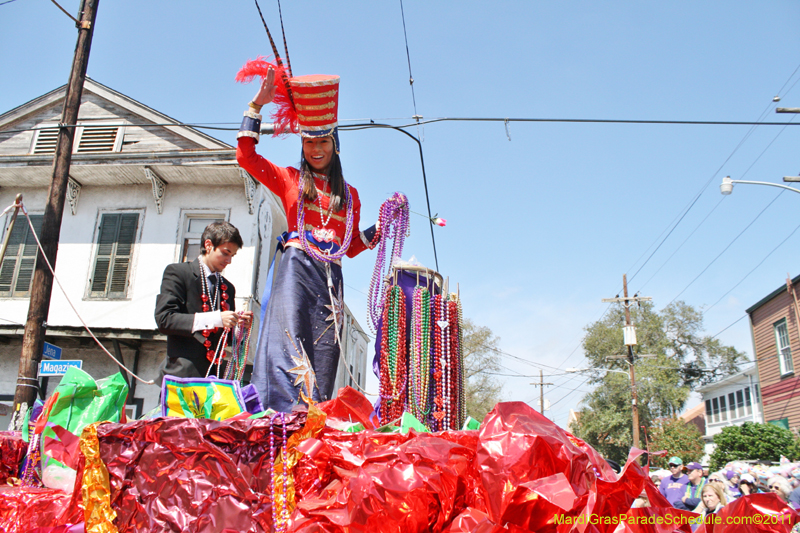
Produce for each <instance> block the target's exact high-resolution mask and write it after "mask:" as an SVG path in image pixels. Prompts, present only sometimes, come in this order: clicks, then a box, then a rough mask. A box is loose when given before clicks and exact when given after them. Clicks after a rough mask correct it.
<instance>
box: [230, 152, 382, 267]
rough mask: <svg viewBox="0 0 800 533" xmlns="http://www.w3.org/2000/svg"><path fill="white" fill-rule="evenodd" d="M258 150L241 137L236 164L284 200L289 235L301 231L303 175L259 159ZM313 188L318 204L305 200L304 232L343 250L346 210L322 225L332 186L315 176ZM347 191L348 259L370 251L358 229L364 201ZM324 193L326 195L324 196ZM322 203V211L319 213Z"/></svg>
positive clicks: (295, 240) (367, 243)
mask: <svg viewBox="0 0 800 533" xmlns="http://www.w3.org/2000/svg"><path fill="white" fill-rule="evenodd" d="M255 146H256V142H255V139H253V138H252V137H240V138H239V145H238V147H237V148H236V160H237V161H238V162H239V165H240V166H241V167H242V168H243V169H245V170H246V171H247V172H249V173H250V175H251V176H253V177H254V178H255V179H257V180H258V181H260V182H261V183H263V184H264V185H265V186H266V187H267V188H268V189H269V190H270V191H272V192H273V193H275V194H276V195H277V196H278V198H280V199H281V202H282V203H283V209H284V211H285V212H286V222H287V224H288V226H289V229H288V232H289V233H292V232H297V231H301V230H300V229H299V228H298V227H297V198H298V190H297V187H298V184H299V181H300V171H299V170H297V169H296V168H294V167H287V168H284V167H279V166H277V165H275V164H274V163H272V162H270V161H269V160H267V159H265V158H264V157H262V156H260V155H258V153H257V152H256V148H255ZM314 185H315V186H316V188H317V200H316V201H314V202H310V201H308V200H306V201H305V202H304V206H305V211H306V212H305V228H303V230H305V231H310V232H311V233H312V234H313V236H314V238H315V239H316V240H318V241H320V242H323V241H324V242H335V243H336V244H337V245H339V246H341V244H342V239H343V238H344V235H345V225H346V220H347V219H346V217H347V211H346V207H344V206H343V207H342V209H341V210H339V211H338V212H337V213H331V215H330V220H328V221H327V224H326V225H323V220H324V218H325V219H326V218H328V206H329V204H330V186H327V188H326V186H325V181H324V180H323V179H321V178H319V176H318V175H317V174H314ZM347 187H348V188H349V190H350V194H351V195H352V197H353V236H352V239H351V241H350V248H349V249H348V250H347V252H346V253H347V257H355V256H357V255H358V254H360V253H361V252H363V251H364V250H366V249H367V248H371V247H370V244H369V240H368V239H367V238H366V237H365V236H364V233H363V232H362V231H361V230H360V229H359V226H358V223H359V220H360V218H361V201H360V200H359V199H358V191H356V189H355V187H352V186H350V185H347ZM323 190H326V191H327V192H326V193H325V194H323ZM320 201H321V203H322V209H320ZM342 203H344V202H342ZM323 217H324V218H323ZM289 242H294V243H297V244H299V242H300V239H299V238H294V239H290V240H289ZM308 245H309V246H314V244H313V243H312V242H311V241H309V243H308Z"/></svg>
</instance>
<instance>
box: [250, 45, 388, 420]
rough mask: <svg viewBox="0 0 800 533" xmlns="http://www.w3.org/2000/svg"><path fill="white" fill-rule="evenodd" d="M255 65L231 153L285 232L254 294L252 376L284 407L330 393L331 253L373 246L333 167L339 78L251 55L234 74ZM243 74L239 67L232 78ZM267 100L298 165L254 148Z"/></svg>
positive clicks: (334, 358)
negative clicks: (269, 201)
mask: <svg viewBox="0 0 800 533" xmlns="http://www.w3.org/2000/svg"><path fill="white" fill-rule="evenodd" d="M255 63H258V65H256V66H255V67H257V68H250V71H249V72H253V71H257V70H258V69H260V71H261V73H264V71H265V70H266V73H265V74H266V75H265V76H264V80H263V83H262V84H261V87H260V88H259V90H258V92H257V93H256V96H255V98H253V101H252V102H250V108H249V110H248V111H246V112H245V118H244V120H243V121H242V128H241V130H240V132H239V135H238V139H239V141H238V149H237V152H236V156H237V159H238V161H239V165H240V166H241V167H242V168H244V169H245V170H246V171H247V172H249V173H250V175H251V176H253V177H254V178H255V179H257V180H258V181H260V182H261V183H263V184H264V185H265V186H266V187H267V188H268V189H269V190H270V191H272V192H273V193H275V194H276V195H277V196H278V198H280V199H281V202H282V203H283V208H284V210H285V212H286V222H287V226H288V231H287V232H286V233H284V234H283V235H282V236H281V237H280V238H279V240H280V245H279V247H278V252H276V258H275V263H274V266H273V268H274V270H273V268H271V269H270V276H268V280H267V287H266V290H265V294H264V298H262V320H261V326H260V332H259V341H258V346H257V348H256V356H255V361H254V363H253V376H252V380H251V382H252V383H253V384H255V386H256V388H257V389H258V391H259V394H260V395H261V399H262V401H263V402H264V407H265V408H272V409H274V410H276V411H283V412H286V411H290V410H291V408H292V407H293V405H295V404H296V403H298V400H299V399H300V398H301V393H302V394H303V395H305V396H306V397H307V398H309V399H313V400H314V401H325V400H328V399H330V398H331V395H332V394H333V387H334V380H335V379H336V370H337V367H338V363H339V357H340V344H339V335H340V333H341V327H342V321H343V318H344V294H343V283H342V268H341V261H340V260H341V258H342V257H343V256H344V255H347V256H348V257H355V256H356V255H358V254H359V253H361V252H363V251H364V250H366V249H367V248H372V247H373V245H372V244H371V243H374V242H377V238H376V233H377V228H376V227H375V226H373V227H371V228H369V229H368V230H366V231H364V232H362V231H360V230H359V220H360V218H361V217H360V215H361V202H360V201H359V199H358V192H357V191H356V189H355V188H354V187H351V186H350V185H348V184H347V183H346V182H345V180H344V177H343V175H342V166H341V162H340V160H339V148H340V146H339V136H338V131H337V126H338V123H337V106H338V93H339V77H338V76H320V75H313V76H298V77H291V78H289V77H288V76H287V75H286V74H285V73H284V72H283V71H282V70H280V71H279V73H278V72H276V70H275V68H276V67H274V66H271V65H270V66H267V65H268V64H267V63H265V62H263V61H259V60H257V61H254V62H250V63H248V65H245V67H244V68H243V69H242V72H245V71H247V70H248V68H249V67H252V65H253V64H255ZM278 68H279V67H278ZM247 76H248V75H247V73H246V74H245V75H244V76H242V73H241V72H240V77H239V79H243V78H245V79H246V77H247ZM279 78H280V79H279ZM276 81H277V83H276ZM276 93H277V96H276ZM273 100H275V102H276V104H277V105H278V107H279V110H278V112H276V115H277V116H276V115H273V118H276V119H277V124H276V128H277V130H278V131H279V132H280V129H281V128H285V130H289V131H294V132H299V133H300V136H301V139H302V145H303V146H302V148H303V149H302V155H301V160H300V165H299V166H300V168H299V169H296V168H293V167H288V168H284V167H279V166H277V165H275V164H273V163H271V162H270V161H268V160H267V159H265V158H263V157H261V156H260V155H258V154H257V153H256V150H255V145H256V143H257V142H258V139H259V132H260V129H261V115H260V114H258V113H259V111H260V110H261V107H262V106H264V105H266V104H268V103H270V102H272V101H273ZM287 112H288V114H289V118H287ZM270 280H272V282H271V283H270Z"/></svg>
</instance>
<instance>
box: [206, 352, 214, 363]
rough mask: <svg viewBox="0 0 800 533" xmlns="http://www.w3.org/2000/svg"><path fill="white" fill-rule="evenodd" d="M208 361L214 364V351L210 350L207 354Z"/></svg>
mask: <svg viewBox="0 0 800 533" xmlns="http://www.w3.org/2000/svg"><path fill="white" fill-rule="evenodd" d="M206 359H208V360H209V361H210V362H212V363H213V362H214V350H208V351H207V352H206Z"/></svg>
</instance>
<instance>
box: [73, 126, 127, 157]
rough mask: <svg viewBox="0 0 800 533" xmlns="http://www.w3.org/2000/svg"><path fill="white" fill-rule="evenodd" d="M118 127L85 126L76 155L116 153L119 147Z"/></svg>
mask: <svg viewBox="0 0 800 533" xmlns="http://www.w3.org/2000/svg"><path fill="white" fill-rule="evenodd" d="M119 130H120V128H119V127H117V126H84V128H83V131H82V132H81V138H80V140H79V141H78V148H77V150H75V152H76V153H79V154H82V153H85V152H114V151H116V150H115V148H116V147H117V135H119Z"/></svg>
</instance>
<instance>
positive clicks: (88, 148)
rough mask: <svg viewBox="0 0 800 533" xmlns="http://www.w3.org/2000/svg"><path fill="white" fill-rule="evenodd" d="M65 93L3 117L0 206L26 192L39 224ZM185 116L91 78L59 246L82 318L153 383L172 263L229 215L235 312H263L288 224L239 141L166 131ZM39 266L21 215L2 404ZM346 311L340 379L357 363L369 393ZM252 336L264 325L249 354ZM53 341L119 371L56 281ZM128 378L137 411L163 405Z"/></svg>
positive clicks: (5, 314)
mask: <svg viewBox="0 0 800 533" xmlns="http://www.w3.org/2000/svg"><path fill="white" fill-rule="evenodd" d="M65 93H66V86H64V87H61V88H58V89H56V90H54V91H52V92H50V93H48V94H45V95H43V96H40V97H38V98H36V99H34V100H31V101H30V102H27V103H25V104H23V105H21V106H19V107H17V108H15V109H12V110H11V111H8V112H6V113H4V114H2V115H0V211H2V210H3V209H5V207H7V206H9V205H11V204H12V203H14V198H15V196H16V195H17V194H18V193H22V194H23V202H24V204H25V206H26V208H27V210H28V213H29V214H30V216H31V221H32V223H33V226H34V228H37V229H38V226H40V225H41V220H42V214H43V212H44V207H45V202H46V197H47V192H48V187H49V184H50V179H51V175H52V165H53V153H54V150H55V138H56V135H57V128H56V126H57V124H58V121H59V120H60V117H61V110H62V106H63V102H64V96H65ZM176 123H178V121H176V120H174V119H172V118H170V117H168V116H166V115H164V114H162V113H159V112H157V111H155V110H153V109H151V108H149V107H147V106H145V105H143V104H141V103H139V102H137V101H135V100H133V99H131V98H129V97H127V96H125V95H123V94H121V93H119V92H116V91H114V90H113V89H110V88H108V87H105V86H103V85H101V84H100V83H97V82H95V81H93V80H90V79H87V80H86V83H85V86H84V91H83V99H82V103H81V109H80V114H79V118H78V126H79V127H78V128H77V130H76V137H75V147H74V153H73V156H72V166H71V169H70V180H69V191H68V193H67V200H68V201H67V204H66V206H65V210H64V217H63V221H62V224H61V236H60V242H59V246H58V258H57V266H56V277H57V279H58V280H59V281H60V283H61V285H62V286H63V287H64V291H65V292H66V295H67V296H68V297H69V299H70V300H71V302H72V303H73V304H74V305H75V307H76V309H77V312H78V313H79V315H80V317H82V318H83V320H84V321H85V322H86V323H87V324H88V326H89V327H90V328H91V329H92V331H93V332H94V333H95V335H97V337H98V338H99V339H100V340H101V342H102V344H103V345H104V346H105V347H106V348H107V349H108V350H109V351H110V352H111V353H113V354H116V356H117V357H118V358H119V359H122V360H124V364H125V365H127V366H128V367H129V368H130V369H131V370H133V371H134V372H136V373H137V374H139V375H140V376H141V377H142V378H143V379H145V380H150V379H153V378H154V377H155V376H156V372H157V368H158V366H159V364H160V363H161V362H162V361H163V359H164V357H165V353H166V337H165V336H163V335H161V334H160V333H159V332H158V331H157V329H156V324H155V320H154V318H153V310H154V307H155V299H156V295H157V294H158V292H159V288H160V283H161V275H162V273H163V271H164V267H165V266H166V265H167V264H169V263H172V262H177V261H184V260H192V259H193V258H194V257H196V256H197V254H198V250H199V242H200V234H201V232H202V231H203V229H204V228H205V226H206V225H207V224H208V223H210V222H212V221H214V220H227V221H229V222H231V223H232V224H233V225H235V226H236V227H237V228H238V229H239V231H240V233H241V235H242V238H243V240H244V246H243V248H242V249H241V250H240V251H239V253H238V254H237V256H236V257H235V258H234V260H233V263H232V264H231V265H230V266H229V267H228V268H227V269H226V271H225V276H226V277H227V278H229V279H230V280H231V282H232V283H233V284H234V285H235V286H236V308H237V309H242V308H243V307H244V306H248V307H249V308H250V309H252V310H254V311H256V313H255V314H256V316H258V309H260V301H259V300H260V296H259V295H261V294H262V292H263V284H264V282H265V280H266V274H267V270H268V267H269V264H270V261H271V254H272V253H274V246H273V245H272V243H274V242H276V241H275V238H276V237H277V235H279V234H280V233H282V232H283V231H284V230H285V215H284V212H283V207H282V206H281V203H280V201H279V200H278V199H277V198H276V197H275V196H274V195H273V194H272V193H271V192H269V191H268V190H267V189H266V188H265V187H263V186H261V185H260V184H258V183H257V182H256V181H255V180H254V179H253V178H252V177H250V175H249V174H247V173H246V172H245V171H244V170H242V169H241V168H240V167H239V166H238V164H237V163H236V150H235V148H234V147H233V146H231V145H229V144H226V143H224V142H221V141H219V140H217V139H215V138H213V137H210V136H208V135H206V134H204V133H202V132H200V131H198V130H196V129H193V128H190V127H185V126H180V125H176V126H172V125H164V124H176ZM231 137H233V132H231ZM8 223H9V217H8V216H6V217H3V218H2V219H0V229H3V234H5V229H6V226H7V225H8ZM35 262H36V244H35V240H34V239H33V235H32V234H31V231H30V228H29V226H28V222H27V220H26V219H25V217H24V216H22V215H20V216H19V218H18V219H17V222H16V225H15V226H14V230H13V232H12V234H11V242H10V245H9V247H8V250H7V252H6V256H5V258H4V260H3V262H2V265H0V402H10V401H12V400H13V395H14V390H15V387H16V381H17V374H18V365H19V357H20V352H21V339H22V333H23V330H24V322H25V320H26V317H27V311H28V296H29V291H30V286H31V278H32V273H33V269H34V266H35ZM346 313H347V317H346V328H347V329H346V330H345V331H344V332H343V339H342V342H343V344H344V357H343V360H344V362H343V364H342V365H340V367H341V368H340V369H339V381H338V383H337V385H346V384H351V383H352V379H351V378H350V376H349V375H348V373H347V372H346V371H345V369H344V367H345V366H348V367H351V372H352V374H353V376H355V377H356V381H358V382H359V385H360V386H362V387H363V385H364V383H365V382H366V365H367V351H368V338H367V336H366V334H365V333H364V331H363V330H362V329H361V328H360V327H359V325H358V323H357V322H356V321H355V319H354V318H353V317H352V315H351V314H350V312H349V310H346ZM257 333H258V323H257V321H256V324H254V327H253V332H252V334H253V337H252V338H253V341H252V343H251V354H252V353H253V352H254V350H255V339H256V338H257ZM46 341H47V342H48V343H51V344H54V345H56V346H59V347H61V348H62V349H63V354H62V359H79V360H82V361H83V369H84V370H86V371H87V372H88V373H89V374H91V375H92V376H93V377H95V378H103V377H106V376H108V375H110V374H112V373H114V372H116V371H117V370H118V366H117V365H116V364H115V363H114V362H113V361H112V360H111V359H110V358H109V357H108V356H107V355H106V354H105V353H103V352H102V351H101V350H100V349H99V347H98V346H97V345H96V343H95V341H94V340H92V339H91V337H90V336H89V334H88V333H87V332H86V330H85V329H84V328H83V326H82V325H81V320H80V318H79V317H78V316H77V315H76V314H75V312H73V310H72V309H71V307H70V306H69V304H68V302H67V299H66V297H65V295H64V294H63V293H62V292H61V290H60V289H59V287H58V285H57V284H54V286H53V294H52V300H51V305H50V312H49V316H48V319H47V335H46ZM251 357H252V356H251ZM247 375H248V376H249V373H248V374H247ZM126 377H127V375H126ZM59 379H60V378H46V377H45V378H41V379H40V387H41V395H42V396H46V395H48V394H49V393H51V392H52V391H53V389H54V387H55V385H56V384H57V383H58V380H59ZM129 384H130V386H131V394H130V395H129V398H128V404H129V414H131V415H134V416H138V415H140V414H141V413H143V412H147V411H149V410H151V409H153V408H154V407H156V405H157V401H158V396H159V389H158V388H157V387H155V386H152V385H143V384H141V383H137V382H136V381H135V380H131V379H129ZM337 388H338V387H337ZM6 420H7V417H6ZM0 424H3V417H2V415H0ZM2 427H5V426H2Z"/></svg>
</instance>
